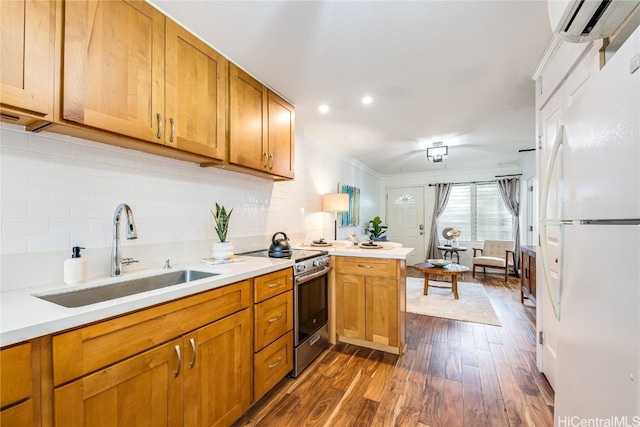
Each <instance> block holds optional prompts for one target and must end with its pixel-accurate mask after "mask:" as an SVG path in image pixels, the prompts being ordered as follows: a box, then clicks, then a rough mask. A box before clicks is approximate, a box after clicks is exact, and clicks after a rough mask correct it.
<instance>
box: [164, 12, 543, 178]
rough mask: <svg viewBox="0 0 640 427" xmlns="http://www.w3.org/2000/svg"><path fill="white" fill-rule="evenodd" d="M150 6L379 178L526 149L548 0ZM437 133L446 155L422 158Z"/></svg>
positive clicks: (488, 163)
mask: <svg viewBox="0 0 640 427" xmlns="http://www.w3.org/2000/svg"><path fill="white" fill-rule="evenodd" d="M152 3H153V4H155V5H157V6H158V7H159V8H160V9H162V10H164V11H165V12H166V13H167V14H168V15H169V16H171V17H173V18H174V19H175V20H176V21H178V22H179V23H181V24H182V25H183V26H185V27H187V28H188V29H190V30H191V31H192V32H194V33H195V34H197V35H198V36H199V37H201V38H202V39H203V40H205V41H206V42H208V43H209V44H210V45H211V46H213V47H214V48H216V49H217V50H218V51H219V52H221V53H222V54H223V55H225V56H226V57H228V58H229V59H230V60H231V61H233V62H234V63H236V64H238V65H239V66H240V67H241V68H243V69H245V70H246V71H247V72H249V73H250V74H252V75H254V76H255V77H256V78H258V79H259V80H261V81H263V82H265V83H266V84H267V85H268V86H270V87H271V88H273V89H274V90H275V91H277V92H278V93H280V94H281V95H282V96H284V97H285V98H287V99H288V100H290V101H291V102H292V103H293V104H294V105H295V106H296V124H297V128H298V129H299V130H300V129H301V130H302V131H303V132H304V138H305V139H306V140H307V141H310V142H311V143H314V144H317V145H321V146H325V147H327V148H328V149H330V150H339V151H340V152H342V153H343V154H344V155H346V156H349V157H352V158H354V159H356V160H358V161H360V162H361V163H364V164H365V165H367V166H369V167H370V168H372V169H374V170H375V171H377V172H378V173H379V174H381V175H390V174H398V173H415V172H425V171H437V170H443V169H447V170H452V169H460V168H487V167H495V166H498V165H512V164H516V163H518V162H519V161H520V160H521V159H522V158H523V157H524V156H525V155H526V153H519V150H521V149H532V148H534V135H535V130H534V123H535V117H534V115H535V111H534V98H535V97H534V83H533V81H532V80H531V74H532V73H533V71H534V69H535V67H536V65H537V63H538V60H539V59H540V57H541V56H542V53H543V51H544V49H545V47H546V45H547V42H548V41H549V39H550V38H551V28H550V25H549V22H548V18H547V3H546V1H541V0H534V1H524V0H510V1H505V0H503V1H482V0H475V1H453V0H447V1H277V0H276V1H194V0H181V1H178V0H152ZM365 95H369V96H371V97H372V98H373V102H372V103H371V104H369V105H363V104H362V102H361V99H362V98H363V96H365ZM321 104H326V105H328V106H329V108H330V110H329V112H328V113H326V114H322V113H320V112H319V111H318V107H319V106H320V105H321ZM436 141H443V142H444V144H445V145H448V146H449V158H448V159H447V160H445V161H443V162H442V163H432V162H429V161H427V159H426V148H427V147H430V146H432V143H433V142H436Z"/></svg>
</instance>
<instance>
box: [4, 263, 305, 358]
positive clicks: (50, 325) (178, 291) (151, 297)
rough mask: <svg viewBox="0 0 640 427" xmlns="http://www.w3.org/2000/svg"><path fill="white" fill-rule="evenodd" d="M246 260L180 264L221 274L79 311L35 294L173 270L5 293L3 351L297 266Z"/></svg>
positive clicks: (147, 271) (140, 272)
mask: <svg viewBox="0 0 640 427" xmlns="http://www.w3.org/2000/svg"><path fill="white" fill-rule="evenodd" d="M243 259H244V261H241V262H234V263H228V264H218V265H208V264H204V263H200V262H195V263H188V264H180V265H174V266H173V269H172V271H174V270H175V271H177V270H182V269H185V268H192V269H197V270H201V271H211V272H216V273H219V275H218V276H214V277H210V278H206V279H201V280H196V281H193V282H187V283H182V284H178V285H173V286H168V287H165V288H161V289H156V290H153V291H148V292H143V293H139V294H135V295H130V296H127V297H122V298H116V299H112V300H109V301H104V302H100V303H96V304H90V305H86V306H83V307H77V308H66V307H63V306H60V305H57V304H54V303H52V302H49V301H45V300H42V299H40V298H37V297H35V296H34V294H37V295H41V294H50V293H57V292H68V291H73V290H77V289H84V288H88V287H92V286H101V285H107V284H110V283H113V282H119V281H122V280H128V279H136V278H141V277H146V276H152V275H156V274H162V273H166V272H167V270H162V269H149V270H140V271H136V272H132V273H125V274H124V275H123V276H120V277H115V278H107V279H100V280H91V281H89V282H88V283H85V284H83V285H79V286H67V285H65V284H59V285H47V286H39V287H32V288H25V289H20V290H14V291H6V292H1V293H0V310H1V312H0V347H3V346H6V345H10V344H15V343H18V342H21V341H25V340H29V339H32V338H36V337H40V336H43V335H48V334H52V333H56V332H59V331H63V330H65V329H69V328H74V327H77V326H80V325H84V324H87V323H91V322H95V321H98V320H102V319H107V318H109V317H112V316H117V315H121V314H124V313H127V312H130V311H134V310H138V309H141V308H145V307H149V306H152V305H156V304H160V303H163V302H167V301H171V300H174V299H177V298H182V297H185V296H188V295H192V294H196V293H199V292H203V291H207V290H210V289H215V288H218V287H220V286H225V285H229V284H232V283H236V282H239V281H242V280H245V279H248V278H251V277H255V276H260V275H262V274H266V273H271V272H273V271H277V270H281V269H283V268H286V267H291V266H292V265H293V261H292V260H290V259H282V258H258V257H250V256H245V257H243Z"/></svg>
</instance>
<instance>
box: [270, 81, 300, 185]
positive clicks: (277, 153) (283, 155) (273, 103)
mask: <svg viewBox="0 0 640 427" xmlns="http://www.w3.org/2000/svg"><path fill="white" fill-rule="evenodd" d="M268 114H269V128H268V135H269V164H268V168H269V172H271V173H273V174H274V175H279V176H282V177H285V178H293V177H294V173H295V170H294V157H295V129H294V128H295V109H294V107H293V105H291V104H290V103H288V102H287V101H285V100H284V99H283V98H282V97H280V96H278V95H276V94H275V93H273V92H271V91H269V110H268Z"/></svg>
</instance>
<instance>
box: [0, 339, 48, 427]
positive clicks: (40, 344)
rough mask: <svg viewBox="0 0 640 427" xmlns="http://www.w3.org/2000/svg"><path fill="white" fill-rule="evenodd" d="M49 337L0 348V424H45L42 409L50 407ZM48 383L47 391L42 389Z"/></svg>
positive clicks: (4, 426)
mask: <svg viewBox="0 0 640 427" xmlns="http://www.w3.org/2000/svg"><path fill="white" fill-rule="evenodd" d="M47 343H50V340H48V339H46V338H38V339H35V340H31V341H28V342H23V343H20V344H17V345H14V346H10V347H6V348H3V349H2V350H0V397H1V398H0V402H1V409H0V426H2V427H23V426H41V425H49V423H47V422H43V413H50V411H51V393H50V390H51V384H50V382H48V379H49V378H50V366H51V365H50V358H49V357H47V355H49V354H50V353H48V352H47V350H48V348H47ZM43 386H44V387H46V386H48V387H49V392H48V393H44V398H43V393H42V388H43Z"/></svg>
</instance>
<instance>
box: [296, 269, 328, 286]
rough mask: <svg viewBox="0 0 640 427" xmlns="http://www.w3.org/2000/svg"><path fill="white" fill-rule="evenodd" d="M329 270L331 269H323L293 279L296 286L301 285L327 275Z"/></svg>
mask: <svg viewBox="0 0 640 427" xmlns="http://www.w3.org/2000/svg"><path fill="white" fill-rule="evenodd" d="M329 270H331V267H324V268H323V269H322V270H320V271H316V272H315V273H309V274H306V275H304V276H299V277H296V278H295V281H296V285H301V284H303V283H306V282H308V281H310V280H313V279H315V278H316V277H320V276H323V275H325V274H327V273H328V272H329Z"/></svg>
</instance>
